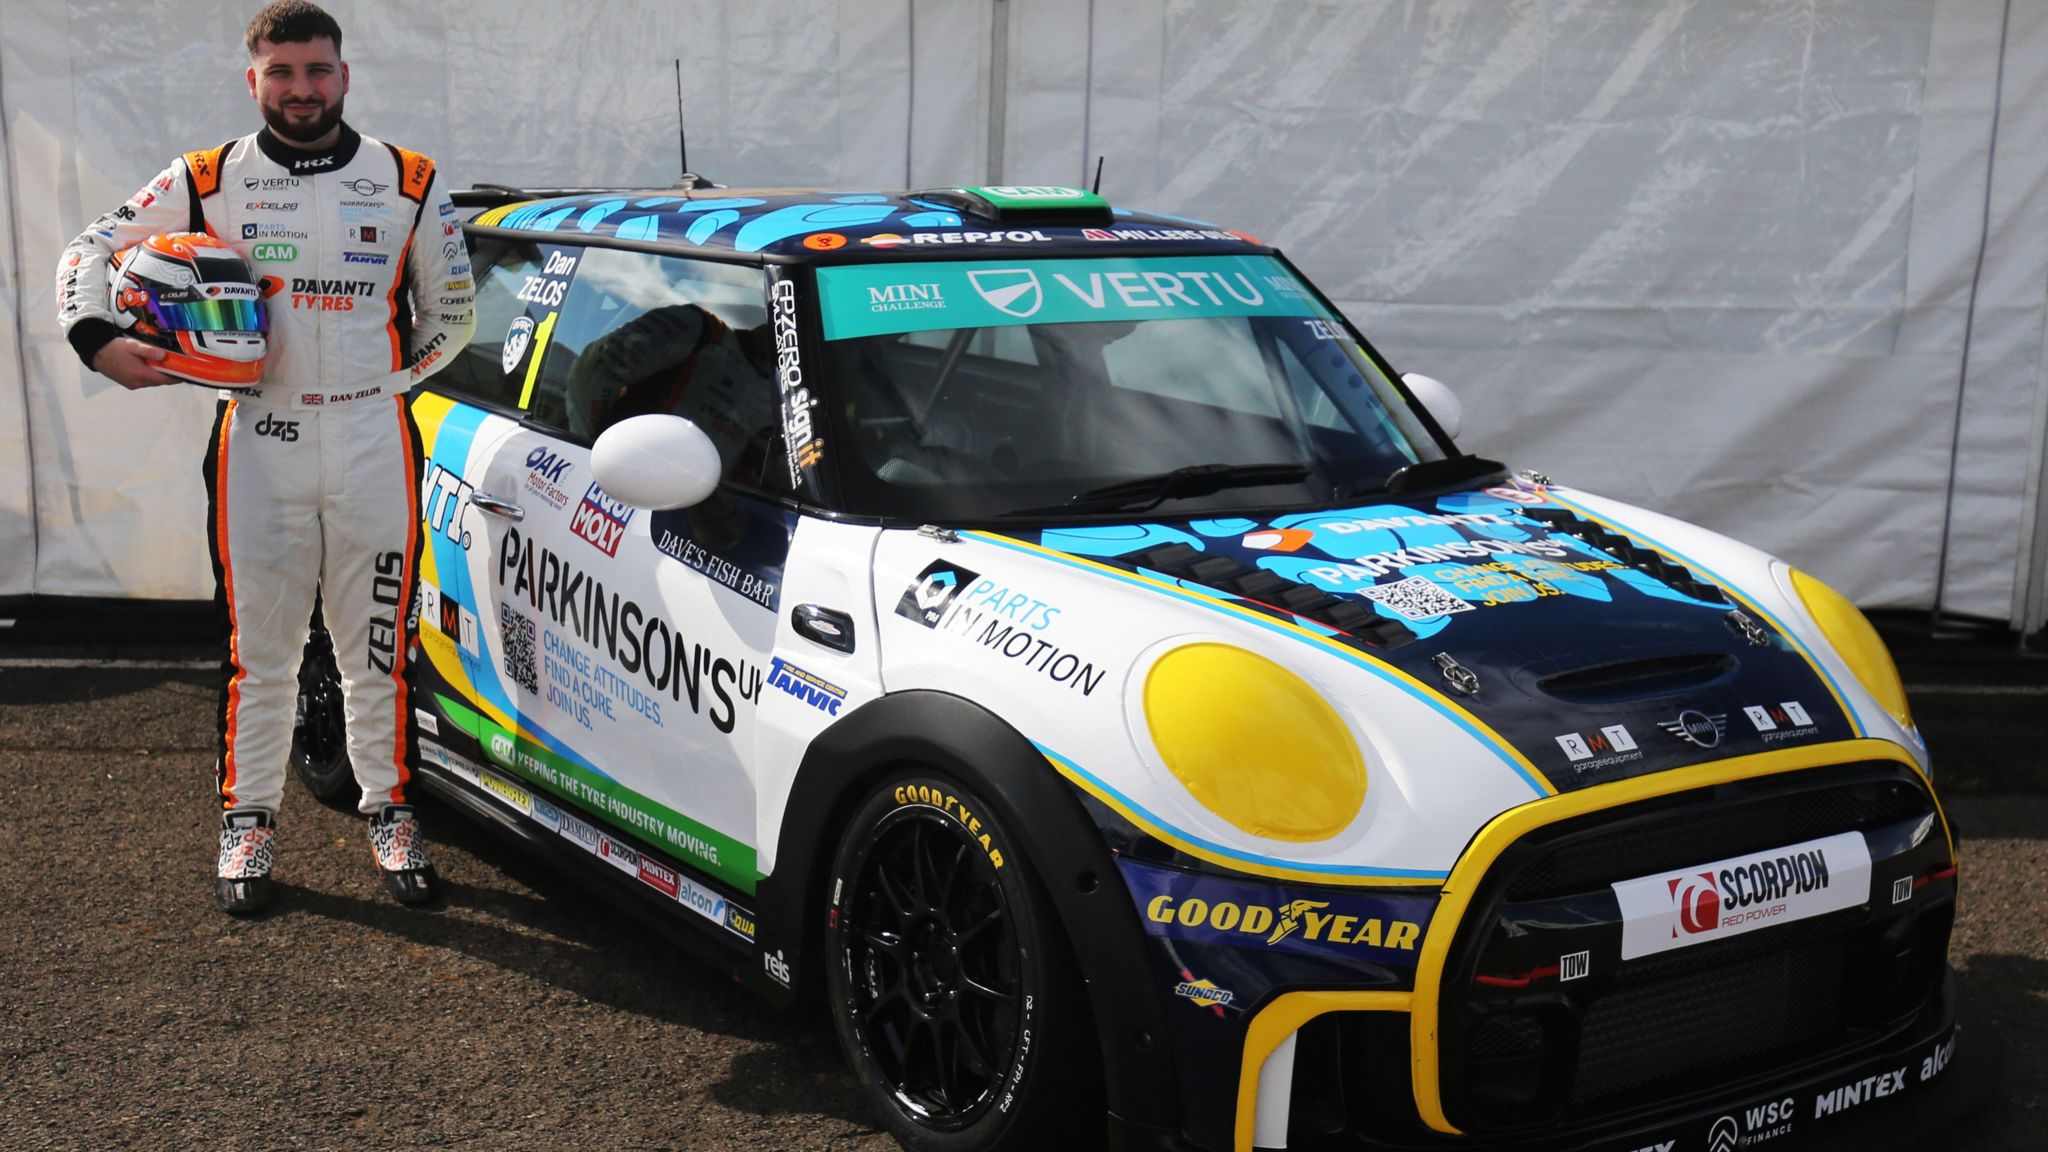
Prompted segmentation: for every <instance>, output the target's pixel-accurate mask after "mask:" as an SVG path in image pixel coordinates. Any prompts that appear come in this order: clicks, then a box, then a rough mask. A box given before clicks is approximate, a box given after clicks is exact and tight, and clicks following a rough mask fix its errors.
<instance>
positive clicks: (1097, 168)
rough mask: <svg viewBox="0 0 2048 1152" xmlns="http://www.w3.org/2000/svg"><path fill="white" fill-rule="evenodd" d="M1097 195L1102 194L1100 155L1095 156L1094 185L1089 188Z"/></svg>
mask: <svg viewBox="0 0 2048 1152" xmlns="http://www.w3.org/2000/svg"><path fill="white" fill-rule="evenodd" d="M1089 191H1090V192H1093V193H1095V194H1096V195H1097V196H1100V195H1102V157H1101V156H1099V155H1098V156H1096V157H1095V187H1093V188H1090V189H1089Z"/></svg>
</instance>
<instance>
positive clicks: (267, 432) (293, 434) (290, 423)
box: [256, 413, 299, 444]
mask: <svg viewBox="0 0 2048 1152" xmlns="http://www.w3.org/2000/svg"><path fill="white" fill-rule="evenodd" d="M256 434H257V435H258V436H275V437H277V438H278V439H279V440H281V441H283V442H284V443H286V444H296V443H297V442H298V439H299V422H298V421H297V420H279V419H278V418H277V417H276V416H273V415H270V414H268V413H266V414H265V415H264V417H263V419H261V420H258V421H257V422H256Z"/></svg>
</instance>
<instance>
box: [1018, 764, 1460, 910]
mask: <svg viewBox="0 0 2048 1152" xmlns="http://www.w3.org/2000/svg"><path fill="white" fill-rule="evenodd" d="M1032 744H1033V746H1034V747H1036V748H1037V749H1038V751H1039V752H1040V754H1042V755H1043V756H1044V757H1045V758H1046V760H1047V761H1048V762H1050V763H1051V764H1052V766H1053V767H1054V768H1055V769H1057V770H1058V771H1059V773H1060V775H1062V776H1065V777H1066V778H1067V779H1069V780H1071V781H1073V782H1074V784H1075V786H1077V787H1079V788H1080V789H1082V790H1083V791H1085V792H1087V793H1088V794H1089V795H1091V796H1093V797H1095V798H1096V799H1097V800H1100V801H1102V802H1103V803H1104V804H1107V805H1109V806H1110V807H1111V808H1113V809H1115V810H1116V812H1117V813H1118V814H1119V815H1121V816H1122V817H1123V818H1124V819H1126V820H1129V821H1130V822H1131V823H1133V824H1135V825H1137V826H1138V827H1140V828H1142V829H1144V830H1145V831H1146V832H1147V833H1148V834H1150V835H1151V836H1153V837H1155V838H1157V839H1159V840H1162V841H1164V842H1166V843H1168V844H1171V845H1173V846H1174V847H1176V848H1178V849H1180V850H1181V851H1183V852H1186V853H1187V854H1188V855H1190V856H1194V857H1196V858H1198V859H1202V860H1207V861H1209V862H1210V863H1212V864H1221V865H1222V866H1224V867H1225V868H1234V869H1237V870H1238V871H1241V872H1250V873H1253V874H1255V875H1259V876H1272V877H1276V878H1279V879H1283V880H1307V881H1310V882H1313V883H1319V884H1408V885H1412V884H1415V883H1417V882H1422V883H1441V882H1442V881H1443V880H1444V879H1445V878H1447V877H1448V876H1449V875H1450V873H1448V872H1441V871H1438V872H1431V871H1421V870H1416V869H1407V868H1371V867H1366V866H1363V865H1355V864H1304V863H1301V862H1299V861H1295V860H1282V859H1280V858H1278V857H1274V856H1261V855H1258V854H1257V853H1253V852H1245V851H1241V850H1239V849H1236V848H1230V847H1226V846H1224V845H1222V844H1216V843H1213V842H1211V841H1208V840H1204V839H1201V838H1200V837H1198V836H1191V835H1189V834H1188V833H1186V832H1182V831H1179V830H1177V829H1175V828H1174V827H1173V826H1172V825H1170V824H1167V823H1166V822H1165V821H1163V820H1161V819H1159V818H1158V817H1157V816H1154V815H1152V814H1151V813H1150V812H1147V811H1146V810H1145V809H1144V808H1143V807H1141V806H1140V805H1138V804H1137V803H1136V802H1134V801H1132V800H1131V798H1130V797H1128V796H1125V795H1124V794H1123V793H1121V792H1119V791H1117V790H1116V789H1115V788H1112V787H1111V786H1110V785H1109V784H1108V783H1107V782H1106V781H1104V780H1103V779H1101V778H1100V777H1098V776H1096V775H1094V774H1093V773H1091V772H1089V771H1088V770H1087V769H1085V768H1083V767H1081V766H1080V765H1079V764H1076V763H1074V762H1073V761H1072V760H1069V759H1067V758H1066V757H1065V756H1062V755H1060V754H1059V753H1057V752H1055V751H1053V750H1052V749H1050V748H1047V747H1046V746H1045V745H1043V744H1040V743H1038V742H1037V741H1033V742H1032Z"/></svg>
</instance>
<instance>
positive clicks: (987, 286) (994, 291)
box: [967, 268, 1045, 320]
mask: <svg viewBox="0 0 2048 1152" xmlns="http://www.w3.org/2000/svg"><path fill="white" fill-rule="evenodd" d="M967 281H968V283H970V284H972V285H974V290H975V291H976V292H979V293H981V298H982V299H983V300H986V301H988V302H989V305H990V307H993V308H994V309H995V310H996V311H998V312H1002V313H1004V314H1005V315H1009V316H1015V317H1016V318H1017V319H1019V320H1023V319H1027V318H1029V317H1032V316H1036V315H1037V314H1038V310H1039V308H1041V307H1043V306H1044V305H1045V290H1044V289H1043V288H1041V287H1040V286H1039V284H1038V273H1036V272H1033V271H1032V270H1031V269H1029V268H995V269H991V270H989V271H985V272H969V273H968V274H967Z"/></svg>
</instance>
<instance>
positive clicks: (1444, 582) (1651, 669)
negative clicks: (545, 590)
mask: <svg viewBox="0 0 2048 1152" xmlns="http://www.w3.org/2000/svg"><path fill="white" fill-rule="evenodd" d="M1653 536H1654V538H1655V539H1654V542H1653V540H1652V537H1653ZM1681 557H1684V558H1683V559H1681ZM1772 564H1773V562H1772V561H1771V559H1770V558H1769V557H1768V556H1765V555H1764V554H1762V553H1760V552H1757V551H1755V550H1754V549H1750V548H1746V547H1744V546H1742V545H1740V544H1736V543H1734V542H1733V541H1729V540H1726V539H1724V538H1721V537H1718V536H1715V535H1714V534H1712V533H1710V532H1706V531H1704V530H1702V529H1698V528H1694V527H1691V526H1689V525H1684V524H1681V523H1679V522H1677V521H1672V520H1668V519H1666V518H1664V517H1661V516H1657V515H1656V514H1654V513H1649V512H1644V511H1642V510H1639V509H1628V508H1626V507H1625V506H1622V505H1617V504H1612V503H1610V502H1606V501H1601V500H1598V499H1597V498H1594V497H1590V496H1586V495H1583V494H1578V493H1571V492H1567V491H1563V490H1557V489H1540V488H1536V487H1535V486H1523V485H1499V486H1495V487H1491V488H1474V489H1471V490H1467V491H1455V492H1449V493H1443V494H1433V495H1430V496H1428V497H1426V498H1409V499H1403V500H1382V501H1373V502H1364V503H1360V504H1358V505H1356V506H1352V507H1345V508H1338V509H1325V510H1317V511H1313V512H1302V513H1291V514H1287V515H1282V516H1277V517H1270V518H1262V519H1248V518H1195V519H1169V518H1159V519H1153V520H1148V521H1145V522H1141V523H1122V524H1104V523H1102V522H1100V521H1095V522H1091V523H1086V524H1073V525H1060V526H1047V527H1040V528H1033V529H1029V530H1026V529H1022V528H1015V529H1009V530H1006V531H1002V532H990V531H975V532H960V533H957V534H955V533H950V532H945V531H943V530H940V531H936V532H884V533H882V538H881V539H880V540H879V541H878V542H877V546H876V552H875V573H876V583H875V595H876V602H875V611H876V621H877V625H878V627H879V639H880V642H881V648H882V666H883V680H884V683H885V686H886V688H887V690H889V691H896V690H901V689H909V688H930V689H938V690H944V691H948V692H953V693H956V694H959V695H963V696H966V697H968V698H970V699H973V700H975V701H976V702H977V703H979V704H981V705H983V706H985V707H987V708H989V709H990V710H992V711H994V712H995V713H997V714H998V715H1000V716H1002V717H1003V718H1004V719H1005V720H1006V721H1008V722H1009V723H1010V724H1011V725H1012V726H1013V727H1014V728H1015V729H1016V730H1018V731H1019V732H1021V733H1023V734H1025V735H1026V736H1027V737H1028V738H1030V739H1031V740H1032V741H1033V742H1034V743H1036V744H1037V745H1038V746H1039V747H1040V749H1041V750H1042V751H1044V753H1045V754H1046V757H1047V759H1048V760H1049V761H1051V763H1052V764H1053V765H1054V766H1055V767H1056V768H1057V769H1058V770H1059V771H1060V772H1061V773H1062V774H1064V775H1065V776H1067V777H1068V779H1069V780H1070V781H1072V782H1073V783H1074V784H1076V785H1077V786H1078V787H1080V788H1081V789H1082V790H1083V791H1084V792H1086V793H1088V794H1089V795H1091V796H1092V797H1094V798H1095V799H1096V800H1098V801H1100V802H1101V803H1102V804H1103V805H1105V806H1107V807H1108V808H1109V809H1112V810H1114V811H1115V812H1116V813H1117V814H1119V815H1121V816H1122V817H1124V818H1125V819H1126V820H1127V821H1128V822H1129V823H1131V824H1134V825H1136V826H1137V827H1138V828H1140V829H1142V830H1144V831H1146V832H1148V833H1150V834H1151V835H1152V836H1153V837H1154V838H1155V839H1159V840H1162V841H1165V842H1167V843H1169V844H1171V845H1173V846H1174V847H1176V848H1178V849H1179V850H1180V851H1182V852H1183V853H1185V854H1187V855H1191V856H1195V857H1198V858H1201V859H1204V860H1207V861H1208V862H1210V863H1213V864H1217V865H1221V866H1223V867H1226V868H1232V869H1237V870H1241V871H1249V872H1254V873H1260V874H1264V875H1268V876H1276V877H1284V878H1290V879H1296V880H1306V881H1310V882H1324V883H1380V884H1386V883H1400V882H1405V881H1415V882H1421V883H1429V882H1432V881H1436V880H1440V879H1442V878H1443V877H1445V876H1447V875H1448V871H1449V868H1450V867H1451V865H1452V864H1453V863H1455V861H1456V859H1457V856H1458V854H1459V852H1460V851H1462V849H1463V846H1464V845H1465V844H1466V843H1467V842H1469V840H1470V838H1471V836H1472V835H1473V834H1474V833H1475V832H1476V831H1478V829H1479V828H1481V827H1483V826H1484V825H1485V823H1486V822H1487V821H1488V820H1490V819H1492V818H1493V817H1494V816H1496V815H1498V814H1499V813H1501V812H1503V811H1506V810H1507V809H1510V808H1513V807H1516V806H1518V805H1521V804H1525V803H1528V802H1530V801H1532V800H1536V799H1539V798H1541V797H1544V796H1548V795H1553V794H1556V793H1559V792H1565V791H1570V790H1574V789H1580V788H1586V787H1590V786H1594V785H1599V784H1606V783H1610V782H1613V781H1617V780H1625V779H1629V778H1632V777H1638V776H1643V775H1647V774H1651V773H1657V772H1662V771H1667V770H1670V769H1673V768H1677V767H1680V766H1685V765H1693V764H1699V763H1702V762H1706V761H1711V760H1720V759H1726V758H1729V757H1733V756H1741V755H1745V754H1748V753H1755V752H1763V751H1767V750H1772V749H1776V748H1781V747H1786V746H1789V745H1799V744H1820V743H1825V742H1830V741H1839V740H1848V739H1854V738H1856V737H1859V736H1862V735H1864V734H1865V731H1866V730H1871V731H1873V732H1874V731H1875V730H1874V729H1872V728H1871V727H1870V725H1869V724H1868V723H1866V722H1859V718H1858V714H1857V713H1856V712H1854V711H1853V709H1856V708H1862V709H1864V710H1865V713H1868V712H1869V711H1870V707H1869V701H1868V700H1867V698H1866V697H1867V694H1863V695H1858V694H1857V693H1858V691H1859V690H1858V689H1856V688H1855V687H1854V685H1853V683H1852V681H1851V678H1850V676H1849V674H1848V673H1847V672H1846V670H1845V668H1844V666H1843V665H1842V664H1841V662H1840V659H1839V657H1838V656H1837V655H1836V654H1835V653H1834V652H1833V651H1832V649H1830V648H1828V647H1827V645H1826V644H1825V643H1824V642H1823V641H1821V640H1820V639H1818V634H1817V630H1816V629H1815V628H1814V626H1813V625H1812V622H1811V621H1810V620H1809V619H1807V618H1806V616H1805V614H1804V612H1803V610H1801V609H1799V608H1798V607H1797V606H1796V604H1795V603H1794V602H1792V601H1791V600H1790V599H1789V598H1788V597H1787V595H1786V594H1785V593H1784V592H1783V591H1782V590H1781V589H1779V588H1778V587H1777V585H1776V583H1775V581H1774V578H1773V568H1772ZM1200 645H1217V646H1219V647H1217V648H1214V649H1211V650H1210V651H1211V652H1215V653H1223V654H1227V653H1228V652H1231V651H1243V652H1247V653H1250V654H1251V655H1253V656H1257V657H1261V658H1263V660H1264V661H1265V662H1266V664H1263V665H1262V664H1259V663H1258V662H1257V661H1253V662H1251V663H1250V664H1246V663H1245V662H1244V661H1242V660H1238V661H1237V663H1236V664H1234V665H1231V667H1255V668H1256V667H1266V666H1268V665H1277V666H1279V668H1280V669H1282V670H1284V671H1285V672H1286V673H1288V674H1291V675H1293V676H1295V677H1298V678H1299V680H1300V681H1301V682H1302V683H1305V684H1306V685H1307V687H1308V690H1309V691H1310V692H1312V693H1313V694H1314V695H1315V696H1316V697H1318V698H1320V699H1321V700H1322V701H1324V702H1325V703H1327V704H1328V705H1329V707H1330V709H1331V710H1333V712H1334V714H1335V715H1336V716H1337V717H1338V718H1339V720H1340V722H1341V723H1342V724H1343V725H1344V727H1345V728H1346V729H1347V730H1348V732H1349V736H1350V739H1351V740H1352V741H1353V742H1354V743H1355V744H1356V746H1357V748H1358V750H1359V753H1360V756H1361V757H1362V760H1363V762H1364V764H1365V766H1366V768H1365V772H1366V781H1367V783H1366V787H1365V790H1364V794H1363V800H1362V802H1361V803H1359V805H1358V807H1357V809H1356V812H1355V814H1354V815H1352V816H1350V817H1347V818H1346V819H1347V821H1348V822H1346V823H1344V824H1343V826H1342V827H1341V828H1338V829H1336V830H1334V831H1332V830H1329V829H1323V830H1322V831H1319V832H1317V833H1316V834H1315V835H1306V834H1304V835H1302V836H1293V835H1289V836H1284V837H1280V838H1275V837H1274V836H1273V835H1272V834H1271V831H1270V830H1271V829H1272V828H1273V827H1277V826H1272V825H1262V824H1261V822H1260V819H1259V818H1256V816H1255V815H1253V816H1248V815H1247V813H1250V812H1253V811H1254V810H1258V809H1261V808H1262V806H1263V805H1265V804H1266V803H1267V798H1270V797H1273V796H1276V795H1284V794H1289V793H1292V794H1295V795H1298V796H1301V797H1304V798H1306V797H1311V796H1313V795H1315V793H1314V780H1315V778H1316V777H1317V773H1316V772H1315V771H1313V770H1312V768H1305V767H1304V766H1308V765H1312V764H1313V761H1312V760H1305V759H1302V758H1301V755H1302V754H1301V753H1300V752H1299V751H1298V750H1299V749H1301V748H1303V747H1304V745H1301V744H1299V743H1298V742H1297V743H1290V742H1289V740H1288V739H1287V736H1288V733H1289V732H1294V731H1299V730H1300V729H1298V728H1289V727H1288V725H1289V724H1290V723H1292V721H1291V720H1290V719H1289V718H1287V717H1283V716H1279V715H1275V714H1271V713H1269V712H1266V711H1263V709H1265V708H1267V706H1268V705H1267V703H1265V701H1266V700H1268V698H1267V697H1264V696H1259V695H1258V694H1257V692H1256V691H1253V690H1249V689H1248V688H1246V687H1245V686H1243V685H1242V684H1241V683H1240V682H1237V681H1228V682H1226V681H1224V680H1217V679H1215V678H1214V677H1215V676H1224V677H1229V676H1236V675H1238V674H1239V673H1237V672H1217V673H1215V674H1214V676H1212V677H1211V678H1210V679H1208V680H1203V681H1200V682H1199V685H1200V686H1199V687H1198V689H1197V691H1198V692H1199V693H1200V698H1201V699H1202V700H1203V704H1202V705H1201V707H1202V708H1204V709H1208V710H1209V711H1207V712H1204V713H1202V715H1204V716H1220V717H1225V718H1227V719H1228V720H1229V721H1230V724H1232V725H1234V726H1235V727H1232V728H1231V729H1230V731H1231V732H1233V733H1235V736H1234V737H1233V745H1232V746H1233V747H1235V748H1242V749H1245V750H1246V752H1245V755H1246V756H1247V757H1249V759H1248V760H1247V761H1245V764H1246V767H1245V769H1244V770H1243V771H1241V772H1236V773H1234V774H1231V780H1230V781H1229V782H1228V783H1227V784H1223V785H1218V786H1220V787H1226V788H1230V789H1235V790H1236V791H1235V799H1226V800H1223V801H1218V800H1217V794H1216V793H1215V792H1214V791H1211V792H1210V793H1209V794H1208V795H1207V796H1206V797H1205V796H1203V795H1197V793H1196V792H1195V791H1193V790H1191V789H1190V787H1189V786H1188V783H1187V779H1186V778H1185V777H1184V776H1183V775H1182V774H1181V773H1180V772H1179V770H1178V769H1176V768H1174V767H1173V766H1171V765H1169V764H1168V763H1167V761H1166V753H1165V752H1163V751H1162V746H1161V743H1160V740H1159V733H1157V732H1155V731H1154V730H1153V724H1154V716H1155V714H1156V711H1157V708H1158V707H1159V706H1160V704H1161V702H1162V701H1166V702H1167V703H1168V705H1169V707H1170V706H1171V702H1172V700H1174V699H1175V694H1174V690H1173V689H1172V688H1171V687H1169V685H1170V684H1172V683H1173V682H1174V681H1173V678H1172V677H1171V676H1168V677H1167V678H1166V679H1163V680H1155V675H1154V674H1155V671H1156V670H1157V669H1159V668H1160V667H1161V666H1162V662H1164V661H1166V660H1167V659H1168V658H1169V657H1172V658H1173V659H1175V660H1179V659H1180V657H1178V656H1174V654H1175V653H1177V652H1180V651H1182V650H1185V649H1190V648H1194V647H1197V646H1200ZM1229 659H1236V658H1235V657H1231V658H1229ZM1214 667H1218V668H1220V667H1223V665H1215V666H1214ZM1256 674H1259V675H1264V673H1256ZM1270 682H1271V681H1270V680H1269V681H1268V683H1270ZM1180 683H1188V682H1187V681H1185V680H1183V681H1180ZM1845 692H1847V693H1848V694H1847V695H1845ZM1181 698H1190V697H1181ZM1181 714H1182V715H1185V714H1186V713H1181ZM1261 733H1264V734H1265V735H1263V736H1262V735H1261ZM1876 734H1879V735H1884V736H1886V737H1888V738H1900V737H1899V736H1898V735H1897V734H1894V733H1890V732H1877V733H1876ZM1267 736H1270V737H1272V739H1270V740H1268V739H1266V737H1267ZM1288 748H1293V749H1296V750H1297V751H1296V753H1295V754H1294V755H1290V754H1289V753H1288V752H1287V751H1285V749H1288ZM1317 802H1318V801H1316V800H1313V799H1303V800H1302V801H1301V803H1302V804H1304V805H1310V806H1312V805H1313V804H1315V803H1317ZM1218 803H1220V804H1221V807H1218V806H1217V805H1218ZM1302 810H1303V809H1302V808H1300V807H1297V808H1296V809H1295V811H1296V812H1300V811H1302ZM1311 823H1313V821H1311Z"/></svg>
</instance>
